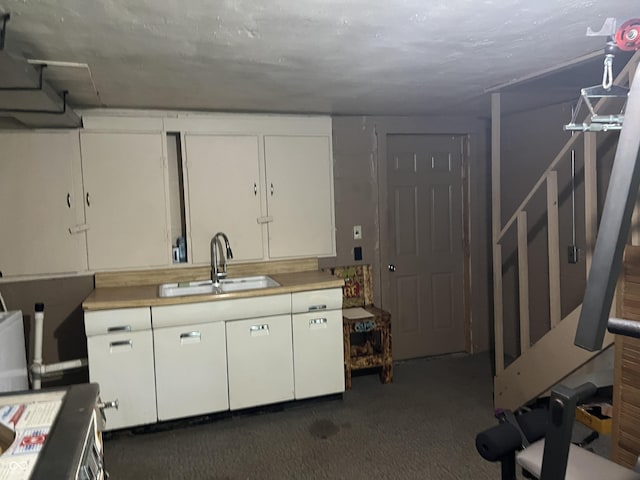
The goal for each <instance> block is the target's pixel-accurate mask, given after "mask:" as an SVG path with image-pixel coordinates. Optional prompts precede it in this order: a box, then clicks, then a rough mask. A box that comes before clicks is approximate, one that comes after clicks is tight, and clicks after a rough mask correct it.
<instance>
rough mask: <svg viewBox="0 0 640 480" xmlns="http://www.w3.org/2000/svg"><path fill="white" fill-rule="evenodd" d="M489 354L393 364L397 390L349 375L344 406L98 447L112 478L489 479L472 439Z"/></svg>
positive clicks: (485, 416) (304, 407)
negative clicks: (350, 381) (102, 451)
mask: <svg viewBox="0 0 640 480" xmlns="http://www.w3.org/2000/svg"><path fill="white" fill-rule="evenodd" d="M491 392H492V377H491V369H490V360H489V355H488V354H481V355H472V356H456V357H444V358H437V359H422V360H412V361H408V362H402V363H399V364H396V365H395V369H394V383H393V384H390V385H382V384H380V381H379V379H378V376H377V375H375V374H373V375H366V376H359V377H354V379H353V389H352V390H351V391H349V392H346V393H345V394H344V396H343V398H342V399H337V400H335V399H334V400H323V401H314V402H310V403H303V404H293V405H289V406H287V407H286V408H285V409H284V410H282V411H275V412H268V413H261V414H240V415H234V416H233V417H231V418H224V419H221V420H216V421H212V422H209V423H204V424H200V425H186V424H178V425H173V426H172V428H170V429H166V430H164V431H156V432H151V433H142V434H134V433H131V432H126V431H125V432H116V433H115V434H113V435H112V436H111V438H108V439H107V441H106V442H105V447H104V448H105V461H106V466H107V470H108V471H109V473H110V474H111V478H112V479H113V480H126V479H145V478H153V479H165V478H166V479H181V478H189V479H220V480H222V479H226V480H232V479H233V480H236V479H238V480H239V479H305V480H306V479H374V478H375V479H385V478H389V479H395V478H398V479H437V480H438V479H491V480H497V479H499V478H500V474H499V472H500V468H499V465H497V464H490V463H488V462H486V461H484V460H482V459H481V458H480V456H479V455H478V454H477V452H476V450H475V444H474V441H475V435H476V433H477V432H479V431H480V430H483V429H485V428H488V427H490V426H492V425H494V424H495V423H496V422H495V420H494V418H493V408H492V393H491Z"/></svg>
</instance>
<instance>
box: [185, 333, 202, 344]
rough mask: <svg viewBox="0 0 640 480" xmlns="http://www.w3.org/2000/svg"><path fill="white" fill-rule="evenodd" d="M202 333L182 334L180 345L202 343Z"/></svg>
mask: <svg viewBox="0 0 640 480" xmlns="http://www.w3.org/2000/svg"><path fill="white" fill-rule="evenodd" d="M200 337H201V335H200V332H185V333H181V334H180V344H181V345H187V344H189V343H200Z"/></svg>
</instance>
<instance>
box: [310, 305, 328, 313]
mask: <svg viewBox="0 0 640 480" xmlns="http://www.w3.org/2000/svg"><path fill="white" fill-rule="evenodd" d="M326 309H327V306H326V305H311V306H310V307H309V311H310V312H313V311H316V310H326Z"/></svg>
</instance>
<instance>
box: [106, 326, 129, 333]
mask: <svg viewBox="0 0 640 480" xmlns="http://www.w3.org/2000/svg"><path fill="white" fill-rule="evenodd" d="M130 331H131V325H122V326H120V327H109V328H107V333H114V332H130Z"/></svg>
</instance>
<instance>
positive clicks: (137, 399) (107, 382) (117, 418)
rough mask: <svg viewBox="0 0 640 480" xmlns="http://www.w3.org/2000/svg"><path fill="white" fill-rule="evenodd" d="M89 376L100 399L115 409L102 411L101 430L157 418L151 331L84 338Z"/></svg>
mask: <svg viewBox="0 0 640 480" xmlns="http://www.w3.org/2000/svg"><path fill="white" fill-rule="evenodd" d="M87 350H88V354H89V378H90V380H91V382H96V383H98V384H99V385H100V398H101V399H102V400H103V401H112V400H117V401H118V403H119V407H118V409H117V410H116V409H114V408H109V409H106V410H105V411H104V414H105V417H106V425H105V430H114V429H117V428H125V427H132V426H135V425H145V424H148V423H154V422H156V421H157V415H156V384H155V375H154V367H153V338H152V335H151V330H142V331H137V332H126V333H117V334H109V335H96V336H91V337H88V338H87Z"/></svg>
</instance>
